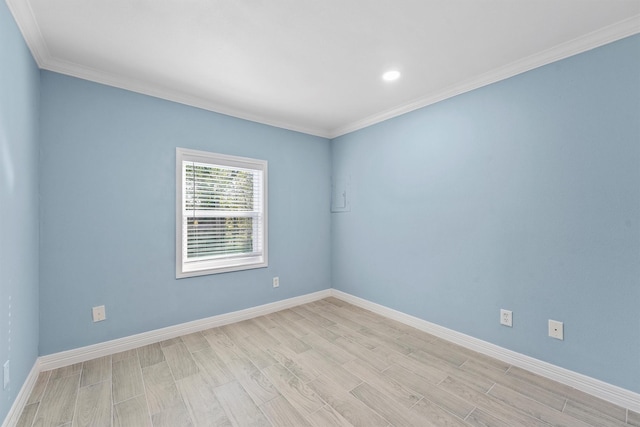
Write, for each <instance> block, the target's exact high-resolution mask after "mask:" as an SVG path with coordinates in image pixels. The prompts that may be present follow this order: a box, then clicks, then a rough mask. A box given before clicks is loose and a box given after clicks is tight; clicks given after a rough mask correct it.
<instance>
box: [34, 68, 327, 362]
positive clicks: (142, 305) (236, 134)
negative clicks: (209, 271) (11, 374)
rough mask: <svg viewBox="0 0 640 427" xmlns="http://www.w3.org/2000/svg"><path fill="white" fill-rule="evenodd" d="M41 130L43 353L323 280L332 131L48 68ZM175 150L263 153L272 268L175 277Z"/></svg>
mask: <svg viewBox="0 0 640 427" xmlns="http://www.w3.org/2000/svg"><path fill="white" fill-rule="evenodd" d="M41 135H42V139H41V157H40V165H41V175H40V177H41V180H40V188H41V194H42V196H41V202H40V206H41V213H40V221H41V222H40V224H41V244H40V257H41V262H40V278H41V286H40V298H41V303H40V331H41V334H40V353H41V354H49V353H53V352H58V351H61V350H66V349H72V348H76V347H81V346H85V345H89V344H94V343H98V342H102V341H105V340H110V339H114V338H119V337H124V336H128V335H131V334H135V333H139V332H145V331H149V330H152V329H156V328H161V327H165V326H170V325H175V324H178V323H182V322H187V321H191V320H196V319H201V318H204V317H208V316H213V315H216V314H221V313H227V312H231V311H234V310H240V309H244V308H248V307H253V306H256V305H260V304H265V303H269V302H273V301H277V300H281V299H285V298H289V297H294V296H298V295H304V294H307V293H311V292H315V291H319V290H323V289H328V288H330V287H331V281H330V271H331V266H330V252H329V251H330V220H331V216H330V213H329V199H330V171H331V165H330V161H331V154H330V142H329V141H328V140H326V139H323V138H318V137H313V136H309V135H304V134H301V133H297V132H291V131H287V130H283V129H278V128H274V127H270V126H265V125H261V124H257V123H252V122H247V121H244V120H240V119H235V118H231V117H228V116H224V115H220V114H215V113H211V112H208V111H204V110H200V109H197V108H193V107H187V106H184V105H180V104H176V103H172V102H168V101H164V100H160V99H156V98H152V97H148V96H144V95H139V94H136V93H132V92H128V91H124V90H120V89H116V88H112V87H107V86H103V85H99V84H96V83H90V82H87V81H84V80H79V79H76V78H72V77H66V76H63V75H60V74H56V73H51V72H45V71H43V72H42V78H41ZM176 147H185V148H191V149H197V150H207V151H213V152H218V153H224V154H231V155H238V156H245V157H253V158H257V159H265V160H267V161H268V162H269V267H268V268H263V269H255V270H248V271H242V272H233V273H226V274H217V275H209V276H200V277H193V278H187V279H180V280H177V279H176V278H175V274H176V272H175V186H176V184H175V148H176ZM273 276H279V277H280V287H279V288H278V289H273V288H272V286H271V278H272V277H273ZM100 304H105V305H106V310H107V320H106V321H104V322H100V323H95V324H94V323H92V321H91V307H92V306H96V305H100Z"/></svg>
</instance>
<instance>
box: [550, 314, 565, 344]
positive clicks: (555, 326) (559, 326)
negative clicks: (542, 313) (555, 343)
mask: <svg viewBox="0 0 640 427" xmlns="http://www.w3.org/2000/svg"><path fill="white" fill-rule="evenodd" d="M549 336H550V337H551V338H555V339H557V340H564V324H563V323H562V322H558V321H557V320H551V319H549Z"/></svg>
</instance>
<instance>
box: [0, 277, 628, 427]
mask: <svg viewBox="0 0 640 427" xmlns="http://www.w3.org/2000/svg"><path fill="white" fill-rule="evenodd" d="M329 296H334V297H336V298H339V299H341V300H343V301H345V302H348V303H350V304H353V305H355V306H358V307H361V308H364V309H367V310H370V311H372V312H374V313H377V314H380V315H382V316H385V317H388V318H390V319H393V320H397V321H399V322H402V323H404V324H406V325H409V326H412V327H414V328H416V329H419V330H421V331H424V332H428V333H430V334H433V335H435V336H437V337H439V338H442V339H445V340H447V341H450V342H453V343H455V344H459V345H462V346H464V347H466V348H468V349H471V350H474V351H477V352H479V353H482V354H486V355H487V356H491V357H495V358H496V359H499V360H502V361H504V362H506V363H509V364H511V365H514V366H517V367H519V368H522V369H526V370H528V371H531V372H534V373H536V374H538V375H542V376H544V377H546V378H549V379H552V380H555V381H558V382H559V383H562V384H565V385H568V386H570V387H573V388H576V389H578V390H581V391H583V392H585V393H588V394H590V395H592V396H595V397H598V398H600V399H603V400H606V401H608V402H611V403H613V404H616V405H619V406H622V407H623V408H628V409H631V410H633V411H636V412H640V394H638V393H634V392H632V391H629V390H626V389H623V388H620V387H617V386H614V385H612V384H608V383H605V382H603V381H600V380H597V379H594V378H591V377H588V376H586V375H582V374H579V373H577V372H573V371H570V370H568V369H564V368H561V367H559V366H555V365H552V364H550V363H547V362H543V361H541V360H538V359H534V358H532V357H529V356H525V355H524V354H520V353H516V352H515V351H511V350H508V349H506V348H503V347H500V346H497V345H495V344H491V343H489V342H486V341H483V340H480V339H477V338H474V337H471V336H469V335H465V334H462V333H460V332H456V331H454V330H451V329H447V328H445V327H442V326H439V325H436V324H434V323H431V322H427V321H426V320H422V319H419V318H417V317H414V316H411V315H409V314H405V313H402V312H400V311H397V310H394V309H391V308H388V307H385V306H383V305H380V304H376V303H374V302H371V301H368V300H365V299H363V298H359V297H356V296H354V295H351V294H348V293H345V292H342V291H339V290H337V289H326V290H323V291H319V292H314V293H311V294H307V295H302V296H299V297H294V298H289V299H286V300H282V301H276V302H273V303H269V304H264V305H260V306H257V307H252V308H247V309H245V310H239V311H234V312H232V313H225V314H220V315H218V316H212V317H208V318H205V319H200V320H195V321H193V322H187V323H182V324H179V325H174V326H169V327H167V328H162V329H156V330H153V331H149V332H144V333H141V334H136V335H131V336H128V337H124V338H118V339H115V340H111V341H106V342H103V343H99V344H94V345H90V346H86V347H80V348H76V349H73V350H68V351H63V352H60V353H55V354H50V355H47V356H41V357H39V358H38V359H37V360H36V362H35V363H34V365H33V368H32V369H31V372H30V373H29V376H28V377H27V379H26V380H25V382H24V384H23V385H22V388H21V389H20V392H19V393H18V396H17V397H16V399H15V401H14V402H13V405H12V406H11V409H10V410H9V413H8V414H7V417H6V418H5V420H4V422H3V423H2V427H11V426H15V425H16V423H17V422H18V419H19V418H20V415H21V413H22V410H23V409H24V406H25V404H26V402H27V400H28V398H29V395H30V394H31V391H32V390H33V386H34V385H35V383H36V380H37V378H38V375H39V374H40V372H41V371H48V370H50V369H56V368H61V367H63V366H68V365H72V364H74V363H79V362H84V361H87V360H91V359H94V358H96V357H102V356H108V355H110V354H114V353H119V352H121V351H126V350H132V349H134V348H137V347H140V346H143V345H147V344H153V343H155V342H159V341H163V340H167V339H171V338H175V337H178V336H181V335H185V334H189V333H193V332H198V331H202V330H205V329H209V328H214V327H217V326H222V325H227V324H229V323H234V322H239V321H242V320H247V319H252V318H254V317H258V316H263V315H265V314H269V313H273V312H276V311H280V310H284V309H287V308H291V307H295V306H297V305H301V304H306V303H309V302H312V301H317V300H320V299H323V298H327V297H329Z"/></svg>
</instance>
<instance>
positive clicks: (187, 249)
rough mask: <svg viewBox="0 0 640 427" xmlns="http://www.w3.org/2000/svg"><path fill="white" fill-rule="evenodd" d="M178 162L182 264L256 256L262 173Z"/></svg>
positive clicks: (260, 245)
mask: <svg viewBox="0 0 640 427" xmlns="http://www.w3.org/2000/svg"><path fill="white" fill-rule="evenodd" d="M182 164H183V174H184V176H183V178H184V179H183V192H182V194H183V199H184V202H183V215H182V217H183V230H184V232H183V262H185V263H194V262H202V261H206V260H214V259H229V258H238V257H257V256H261V255H262V252H263V247H264V241H263V236H264V233H263V223H264V221H263V214H264V212H263V206H264V204H263V197H264V194H263V191H262V189H263V179H264V177H263V171H262V170H255V169H245V168H240V167H234V166H224V165H213V164H207V163H200V162H195V161H183V163H182Z"/></svg>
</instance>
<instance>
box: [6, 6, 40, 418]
mask: <svg viewBox="0 0 640 427" xmlns="http://www.w3.org/2000/svg"><path fill="white" fill-rule="evenodd" d="M39 78H40V77H39V71H38V67H37V66H36V64H35V62H34V61H33V58H32V57H31V53H30V52H29V49H28V48H27V46H26V44H25V43H24V40H23V39H22V35H21V34H20V31H19V30H18V27H17V26H16V24H15V21H14V20H13V16H12V15H11V13H10V12H9V10H8V8H7V5H6V3H5V2H4V1H0V366H1V365H2V364H3V363H4V362H5V361H6V360H10V366H11V383H10V384H9V387H8V389H7V390H3V389H2V387H1V386H0V420H2V419H4V418H5V416H6V415H7V413H8V411H9V408H10V407H11V405H12V404H13V401H14V400H15V398H16V395H17V394H18V392H19V391H20V388H21V387H22V384H23V383H24V381H25V379H26V378H27V375H28V374H29V371H30V370H31V368H32V367H33V363H34V362H35V360H36V357H37V356H38V101H39V96H40V95H39V86H40V82H39ZM1 377H2V375H1V371H0V378H1Z"/></svg>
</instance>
